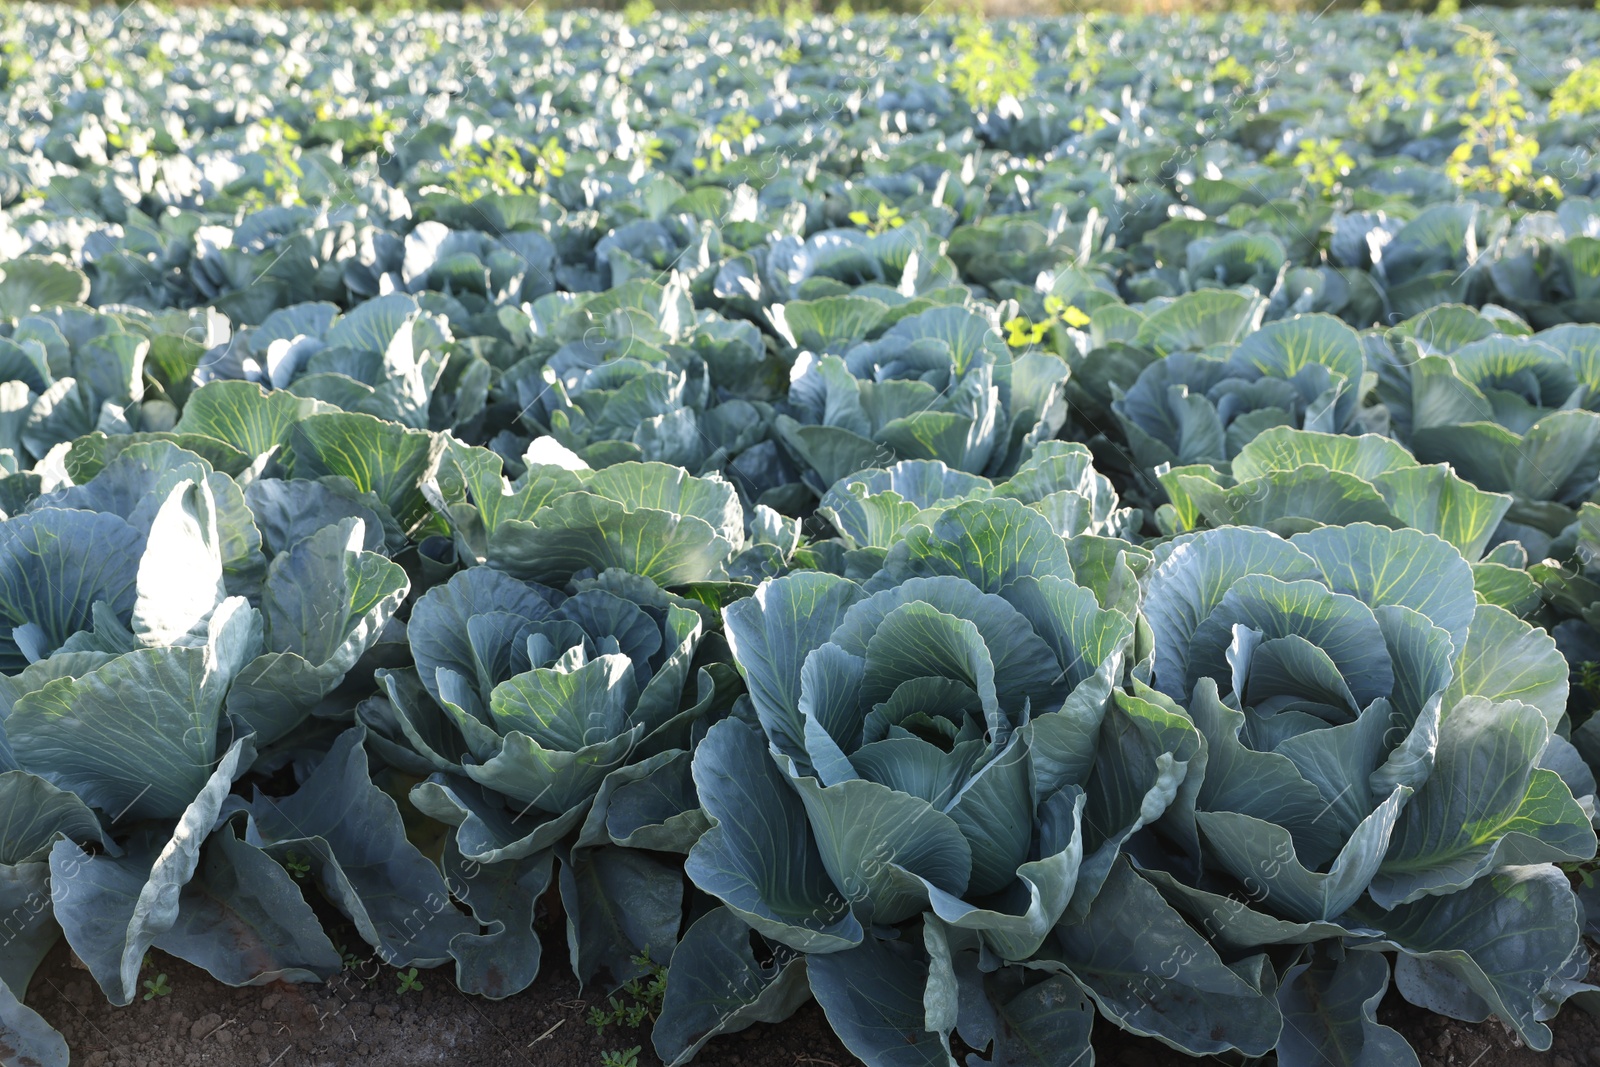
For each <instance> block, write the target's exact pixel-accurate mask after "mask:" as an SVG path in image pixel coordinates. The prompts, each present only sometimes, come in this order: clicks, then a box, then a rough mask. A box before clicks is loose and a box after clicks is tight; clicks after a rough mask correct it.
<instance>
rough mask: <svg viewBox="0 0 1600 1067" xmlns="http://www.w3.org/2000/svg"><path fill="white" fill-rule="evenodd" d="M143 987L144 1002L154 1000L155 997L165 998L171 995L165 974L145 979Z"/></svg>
mask: <svg viewBox="0 0 1600 1067" xmlns="http://www.w3.org/2000/svg"><path fill="white" fill-rule="evenodd" d="M143 985H144V999H145V1000H154V999H156V998H157V997H165V996H170V995H171V994H172V986H171V985H170V984H169V983H168V982H167V976H166V975H165V974H158V975H156V976H155V977H154V978H146V979H145V980H144V982H143Z"/></svg>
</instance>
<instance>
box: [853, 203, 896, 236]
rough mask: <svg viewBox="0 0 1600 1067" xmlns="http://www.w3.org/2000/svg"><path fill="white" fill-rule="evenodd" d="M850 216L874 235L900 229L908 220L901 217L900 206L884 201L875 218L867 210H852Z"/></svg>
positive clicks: (854, 221)
mask: <svg viewBox="0 0 1600 1067" xmlns="http://www.w3.org/2000/svg"><path fill="white" fill-rule="evenodd" d="M849 217H850V221H851V222H853V223H855V224H856V225H857V226H860V227H861V228H862V229H864V230H866V231H867V232H868V233H870V234H872V235H873V236H877V235H878V234H880V233H886V232H888V231H889V230H894V229H898V228H899V227H901V226H902V225H904V224H905V221H906V220H905V219H903V218H901V217H900V209H899V208H897V207H895V206H893V205H892V204H883V203H880V204H879V205H878V215H877V218H873V217H872V216H871V215H868V214H867V213H866V212H865V211H852V212H850V216H849Z"/></svg>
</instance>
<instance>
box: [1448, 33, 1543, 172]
mask: <svg viewBox="0 0 1600 1067" xmlns="http://www.w3.org/2000/svg"><path fill="white" fill-rule="evenodd" d="M1456 28H1457V29H1458V30H1460V31H1461V34H1462V37H1461V40H1460V41H1458V42H1457V43H1456V53H1457V54H1458V55H1461V56H1465V57H1467V58H1469V59H1471V60H1472V61H1473V68H1472V73H1473V81H1474V88H1473V90H1472V93H1471V94H1470V95H1469V96H1468V97H1467V101H1466V106H1467V113H1466V114H1465V115H1463V116H1462V117H1461V127H1462V128H1461V142H1460V143H1459V144H1457V145H1456V148H1455V151H1453V152H1451V153H1450V159H1449V161H1448V162H1447V163H1446V165H1445V173H1446V174H1448V175H1449V176H1450V180H1451V181H1453V182H1455V183H1456V184H1457V185H1459V186H1460V187H1461V188H1463V189H1466V190H1468V191H1487V192H1494V193H1498V194H1499V195H1500V196H1503V197H1505V198H1506V199H1507V200H1512V199H1515V198H1516V197H1518V196H1523V195H1530V194H1543V195H1545V196H1549V197H1552V198H1559V197H1560V196H1561V187H1560V186H1559V185H1557V184H1556V180H1555V179H1554V178H1552V177H1551V176H1550V175H1548V174H1535V173H1534V172H1533V161H1534V159H1535V157H1537V156H1538V154H1539V140H1538V138H1536V137H1534V136H1533V135H1532V134H1529V133H1525V132H1523V130H1522V128H1521V127H1520V126H1519V125H1518V124H1519V123H1520V122H1521V121H1522V120H1524V119H1526V118H1527V117H1528V112H1527V110H1526V109H1525V108H1524V107H1523V106H1522V90H1521V89H1520V88H1518V82H1517V76H1516V74H1515V73H1513V71H1512V70H1511V64H1509V63H1508V62H1506V59H1505V50H1504V49H1503V48H1501V46H1500V42H1499V41H1498V40H1497V39H1496V38H1495V36H1494V34H1492V33H1490V32H1489V31H1487V30H1480V29H1478V28H1477V27H1476V26H1467V25H1461V26H1457V27H1456Z"/></svg>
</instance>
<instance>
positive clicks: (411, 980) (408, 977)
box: [399, 967, 422, 994]
mask: <svg viewBox="0 0 1600 1067" xmlns="http://www.w3.org/2000/svg"><path fill="white" fill-rule="evenodd" d="M399 974H400V990H399V991H400V993H401V994H405V993H410V992H411V991H413V990H420V989H422V979H420V978H418V977H417V969H416V968H415V967H413V968H411V969H410V970H409V971H400V972H399Z"/></svg>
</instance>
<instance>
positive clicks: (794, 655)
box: [655, 499, 1278, 1064]
mask: <svg viewBox="0 0 1600 1067" xmlns="http://www.w3.org/2000/svg"><path fill="white" fill-rule="evenodd" d="M1072 574H1073V565H1072V561H1071V557H1070V554H1069V552H1068V546H1067V542H1066V541H1065V540H1064V539H1063V538H1061V537H1060V536H1059V535H1057V534H1056V533H1055V531H1054V530H1053V529H1052V528H1051V526H1050V524H1049V522H1048V521H1047V520H1046V519H1045V518H1044V517H1043V516H1042V515H1040V514H1038V513H1037V512H1034V511H1032V510H1030V509H1029V508H1027V507H1026V506H1025V505H1023V504H1021V503H1019V502H1017V501H1014V500H1008V499H990V500H976V501H961V502H957V503H954V504H952V505H949V506H947V507H944V508H934V509H932V510H930V511H928V512H925V513H924V515H923V516H922V517H921V519H920V520H919V521H918V522H915V523H912V524H910V525H909V526H908V527H907V528H906V529H905V530H904V531H903V536H902V537H901V538H899V539H898V540H897V541H896V543H895V544H894V545H893V547H892V548H891V549H890V550H889V553H888V555H887V557H886V559H885V561H884V564H883V566H882V568H881V569H880V570H879V571H878V572H877V573H876V574H874V575H873V576H872V577H871V578H870V579H867V580H866V581H864V582H861V583H857V582H855V581H851V580H850V579H847V578H841V577H837V576H833V575H828V574H823V573H796V574H792V575H789V576H786V577H783V578H778V579H774V580H770V581H768V582H765V583H763V584H762V585H761V587H760V588H759V589H758V590H757V591H756V593H755V595H754V596H752V597H751V598H749V599H747V600H743V601H740V602H738V603H736V604H733V605H730V606H729V607H728V608H726V609H725V611H724V617H725V625H726V628H727V633H728V638H729V642H730V644H731V646H732V649H733V652H734V655H735V658H736V662H737V663H738V665H739V668H740V670H741V672H742V673H743V674H744V676H745V680H746V683H747V685H748V686H749V690H750V704H751V706H750V712H749V715H747V716H739V717H735V718H730V719H729V720H727V721H725V722H723V723H719V724H718V725H716V726H714V727H713V728H712V729H711V731H710V733H709V734H708V736H707V737H706V739H705V741H704V742H702V744H701V746H700V748H699V750H698V751H697V753H696V756H695V762H694V774H695V782H696V784H697V786H698V787H699V791H700V798H701V803H702V805H703V807H704V809H705V812H706V815H707V817H708V818H709V820H710V821H711V823H712V826H711V828H710V829H709V830H708V831H707V832H706V833H705V835H704V836H702V837H701V838H700V839H699V841H698V842H696V844H695V845H694V847H693V848H692V849H691V850H690V852H689V857H688V865H687V869H688V874H689V877H690V878H691V879H693V881H694V882H695V884H696V885H697V886H699V887H700V888H701V889H702V890H704V891H705V892H707V893H710V894H711V895H713V896H715V897H717V898H718V899H719V900H721V901H722V903H723V904H724V906H725V908H726V913H723V912H721V911H718V912H714V913H712V914H711V915H708V916H707V917H705V918H703V919H701V920H700V922H699V923H698V924H696V926H695V927H694V928H691V930H690V931H689V933H688V934H687V935H686V938H685V942H684V945H683V946H682V947H680V949H679V952H678V955H676V956H675V957H674V963H673V967H672V970H671V972H670V974H669V978H668V989H669V998H668V1004H667V1010H666V1013H665V1014H664V1015H663V1017H662V1019H661V1021H660V1023H659V1024H658V1026H657V1028H656V1036H655V1041H656V1046H657V1049H658V1051H659V1052H660V1053H661V1055H662V1056H663V1058H664V1059H667V1060H668V1061H669V1062H680V1061H681V1060H682V1059H683V1058H686V1057H687V1056H688V1055H690V1054H692V1052H693V1051H694V1049H695V1048H697V1047H698V1046H699V1044H700V1043H702V1042H703V1041H704V1040H705V1039H706V1038H708V1037H709V1036H711V1034H712V1033H716V1032H722V1031H725V1030H728V1029H738V1028H741V1027H742V1026H744V1025H748V1023H749V1022H750V1021H753V1020H754V1019H756V1018H771V1017H774V1014H775V1013H780V1012H781V1013H786V1011H785V1010H784V1009H786V1010H792V1009H793V1006H794V1005H795V1004H796V1003H798V1001H799V999H801V998H802V994H801V992H800V991H799V990H798V988H797V987H798V983H799V982H800V980H801V977H800V972H799V971H798V970H795V969H794V968H797V967H798V961H799V960H801V959H803V960H804V964H805V966H804V972H803V973H804V979H805V981H806V982H808V983H809V987H810V991H811V994H812V995H814V996H815V997H816V998H817V1000H818V1001H819V1002H820V1003H821V1004H822V1006H823V1009H824V1010H825V1011H826V1012H827V1013H828V1016H829V1019H830V1021H831V1022H832V1023H833V1025H834V1028H835V1030H836V1031H837V1032H838V1033H839V1034H840V1036H841V1037H842V1038H843V1039H844V1041H845V1042H846V1044H847V1045H848V1046H849V1047H850V1049H851V1051H852V1052H854V1053H855V1054H856V1055H857V1056H859V1057H861V1058H862V1059H863V1060H865V1061H866V1062H867V1063H869V1064H884V1063H901V1062H916V1063H946V1062H949V1051H948V1050H949V1047H950V1035H951V1033H952V1031H954V1030H955V1029H956V1028H957V1025H958V1019H959V1026H960V1030H961V1033H962V1036H963V1037H964V1038H965V1039H967V1040H968V1041H969V1042H976V1043H977V1044H978V1045H980V1046H983V1045H987V1044H990V1043H992V1042H994V1041H1002V1042H1005V1041H1007V1040H1010V1039H1008V1038H1002V1037H1001V1036H999V1030H1000V1027H1002V1026H1003V1025H1009V1024H1014V1025H1015V1027H1016V1028H1017V1030H1019V1031H1020V1035H1021V1036H1017V1037H1015V1040H1018V1041H1021V1042H1022V1043H1023V1044H1027V1043H1028V1042H1030V1041H1034V1040H1038V1041H1041V1042H1043V1043H1044V1044H1047V1045H1050V1043H1052V1042H1068V1043H1070V1044H1062V1045H1051V1051H1050V1053H1049V1055H1051V1056H1053V1055H1057V1054H1059V1053H1061V1052H1062V1051H1063V1050H1065V1051H1066V1052H1067V1053H1068V1054H1070V1052H1071V1050H1072V1048H1074V1047H1077V1048H1087V1038H1088V1029H1089V1026H1090V1023H1091V1021H1092V1018H1093V1012H1094V1008H1093V1007H1092V1006H1091V998H1092V1003H1093V1004H1096V1005H1098V1006H1099V1009H1100V1010H1101V1011H1102V1012H1103V1013H1105V1014H1106V1015H1108V1016H1109V1017H1111V1018H1113V1019H1115V1020H1117V1021H1119V1022H1122V1023H1123V1024H1124V1025H1129V1026H1131V1027H1133V1028H1135V1029H1141V1030H1143V1031H1144V1032H1158V1033H1161V1034H1162V1036H1164V1037H1166V1038H1168V1039H1169V1040H1172V1041H1173V1042H1174V1043H1178V1044H1180V1045H1182V1046H1183V1047H1188V1048H1190V1049H1191V1050H1193V1051H1195V1052H1197V1053H1199V1052H1206V1051H1221V1050H1223V1049H1227V1048H1242V1049H1246V1050H1251V1051H1252V1054H1258V1053H1257V1052H1255V1051H1254V1050H1263V1049H1265V1048H1267V1047H1270V1046H1271V1044H1272V1043H1273V1040H1274V1039H1275V1038H1276V1033H1277V1026H1278V1018H1277V1009H1276V1008H1275V1006H1273V1004H1272V1002H1271V1000H1270V998H1267V997H1265V996H1263V994H1262V992H1261V988H1260V985H1259V982H1260V977H1261V976H1260V975H1259V973H1257V974H1256V975H1255V977H1254V978H1251V977H1247V976H1246V974H1245V973H1244V972H1241V973H1234V972H1233V971H1230V970H1228V969H1227V968H1226V967H1225V966H1223V965H1222V964H1221V962H1220V960H1219V958H1218V957H1217V956H1216V955H1215V953H1213V952H1211V951H1210V950H1209V949H1208V948H1206V947H1205V945H1204V942H1203V941H1200V940H1199V939H1198V937H1197V936H1195V935H1194V934H1193V931H1189V930H1188V928H1187V927H1186V926H1184V924H1183V923H1182V921H1181V919H1178V917H1177V915H1176V913H1175V912H1173V911H1172V910H1171V909H1170V908H1168V907H1167V906H1166V905H1165V904H1164V903H1162V902H1161V899H1160V897H1159V896H1158V895H1157V894H1156V893H1155V892H1154V890H1153V889H1151V888H1150V887H1149V886H1148V885H1146V884H1145V883H1143V882H1142V881H1140V880H1139V878H1138V876H1137V875H1136V874H1135V873H1134V872H1133V871H1132V869H1131V868H1129V867H1128V866H1127V863H1126V860H1125V859H1124V858H1123V857H1124V846H1125V845H1126V844H1127V843H1128V841H1129V839H1130V838H1131V837H1132V836H1133V835H1134V834H1135V833H1136V832H1137V831H1138V830H1139V829H1140V828H1141V827H1143V826H1145V825H1147V824H1149V823H1150V822H1152V821H1154V820H1155V819H1156V818H1157V817H1159V816H1160V815H1161V813H1162V811H1163V809H1165V808H1166V807H1167V805H1168V804H1169V803H1171V802H1172V800H1173V797H1174V796H1175V795H1176V794H1177V792H1178V790H1179V789H1180V787H1181V785H1182V783H1183V781H1184V779H1185V777H1186V775H1187V773H1188V768H1189V767H1190V766H1191V761H1194V760H1197V759H1202V758H1203V757H1202V754H1201V748H1200V746H1199V738H1198V736H1197V735H1196V734H1195V732H1194V730H1193V727H1192V726H1191V725H1190V724H1189V722H1188V721H1187V720H1186V719H1185V718H1184V717H1183V716H1182V715H1179V714H1172V713H1169V712H1167V711H1165V710H1162V709H1161V708H1159V707H1158V706H1157V705H1156V704H1154V703H1152V702H1150V701H1147V700H1144V699H1140V698H1136V697H1132V696H1130V695H1129V694H1127V693H1124V692H1116V693H1114V692H1113V690H1114V688H1115V687H1116V685H1117V683H1118V681H1119V679H1120V677H1121V675H1122V672H1123V669H1124V666H1125V665H1126V662H1127V658H1128V656H1129V653H1130V651H1131V647H1132V645H1131V642H1132V640H1133V634H1134V620H1133V619H1132V618H1131V617H1129V616H1128V615H1125V614H1123V613H1122V612H1120V611H1118V610H1116V609H1114V608H1103V607H1101V606H1100V605H1099V604H1098V603H1097V601H1096V598H1095V595H1094V593H1093V592H1092V591H1090V590H1089V589H1086V588H1084V587H1082V586H1080V585H1078V584H1077V583H1076V582H1075V581H1073V578H1072ZM752 720H753V721H752ZM1130 899H1137V900H1139V901H1140V904H1141V906H1140V908H1139V910H1138V912H1137V914H1131V915H1130V914H1129V913H1128V912H1127V911H1125V910H1122V909H1125V908H1126V902H1127V901H1128V900H1130ZM1101 901H1105V905H1104V907H1099V906H1098V905H1099V902H1101ZM1111 909H1117V910H1121V911H1122V914H1123V915H1124V921H1108V919H1107V917H1106V913H1107V912H1108V911H1109V910H1111ZM738 922H742V923H744V924H747V925H748V926H749V927H751V928H752V929H754V930H755V931H756V932H757V933H758V934H759V935H761V937H762V938H764V939H765V941H766V942H767V943H768V944H769V945H770V946H771V948H770V949H769V951H772V952H775V953H776V955H777V960H778V962H779V964H780V966H778V967H776V968H766V969H765V970H763V969H760V968H759V967H758V966H757V964H756V962H755V960H754V958H753V957H752V956H751V955H750V953H749V952H748V951H743V950H739V949H737V948H733V947H724V948H722V949H721V950H719V951H716V952H705V951H691V950H690V946H691V945H697V944H699V942H700V938H701V937H709V936H711V935H710V930H712V929H715V930H736V929H737V923H738ZM702 926H704V927H706V930H705V931H704V932H702V931H701V927H702ZM722 936H728V935H726V934H724V935H722ZM1166 936H1171V937H1174V938H1177V939H1178V940H1179V941H1181V942H1182V943H1183V944H1184V945H1185V947H1186V948H1190V947H1192V952H1191V954H1190V955H1189V956H1188V958H1187V959H1186V960H1185V962H1184V964H1183V965H1182V966H1179V967H1177V968H1176V969H1175V970H1174V971H1173V973H1172V974H1171V975H1167V976H1165V977H1166V978H1167V979H1168V980H1167V981H1165V982H1163V983H1161V988H1160V989H1157V990H1153V991H1150V990H1140V989H1138V988H1136V986H1135V984H1134V983H1129V982H1127V981H1126V971H1125V969H1126V968H1128V967H1130V966H1133V965H1134V959H1135V957H1137V956H1138V954H1139V951H1140V947H1139V942H1140V939H1141V938H1143V937H1166ZM1029 960H1032V961H1034V962H1032V963H1030V966H1032V967H1035V968H1036V969H1037V970H1038V971H1042V972H1046V973H1048V974H1049V977H1044V978H1043V979H1042V981H1041V975H1040V974H1037V973H1036V974H1033V975H1032V976H1031V977H1030V975H1029V974H1028V973H1027V972H1025V971H1024V970H1022V969H1021V968H1012V967H1010V966H1009V965H1010V964H1014V963H1022V962H1023V961H1029ZM980 961H981V962H980ZM997 968H1004V969H1003V970H1001V971H1000V973H998V974H996V973H993V972H995V971H996V970H997ZM984 971H988V972H991V973H990V974H989V975H988V976H987V977H985V976H984V974H983V972H984ZM1119 971H1120V972H1121V973H1119ZM729 985H731V986H732V988H734V989H735V991H736V992H735V997H736V1005H735V1006H736V1007H737V1008H738V1010H737V1011H733V1012H731V1013H726V1014H724V1015H723V1016H722V1017H721V1018H719V1019H718V1020H715V1022H714V1025H713V1026H712V1027H711V1028H710V1029H709V1030H705V1029H702V1028H701V1024H702V1023H704V1022H705V1021H706V1019H707V1014H708V1012H707V1008H708V1004H707V1003H706V1002H705V1001H703V1000H698V999H697V997H698V996H700V995H701V994H699V993H697V992H696V991H698V990H707V991H720V990H721V989H724V988H727V987H728V986H729ZM685 987H687V989H688V990H689V991H690V992H689V995H687V996H684V997H682V998H678V997H675V996H674V995H673V994H674V992H675V991H676V990H677V989H680V988H685ZM1202 988H1203V989H1204V990H1205V993H1204V994H1203V996H1204V997H1205V998H1207V999H1209V1001H1210V1003H1211V1004H1212V1005H1213V1006H1215V1007H1217V1008H1219V1009H1222V1010H1219V1011H1218V1013H1217V1014H1216V1015H1215V1016H1214V1017H1210V1018H1208V1020H1207V1021H1206V1023H1205V1025H1204V1026H1202V1025H1201V1023H1200V1020H1199V1018H1198V1013H1196V1012H1194V1011H1191V1010H1188V1009H1187V1008H1180V1007H1179V1004H1180V1003H1181V1002H1183V1001H1185V1000H1192V999H1193V998H1194V997H1196V996H1197V995H1202V994H1200V990H1201V989H1202ZM722 995H723V996H726V994H722ZM1044 1003H1052V1004H1056V1005H1058V1008H1057V1011H1056V1013H1053V1014H1051V1015H1049V1017H1040V1016H1037V1015H1032V1014H1030V1013H1031V1012H1036V1011H1038V1010H1039V1009H1040V1006H1041V1005H1042V1004H1044ZM1024 1005H1032V1007H1031V1008H1028V1007H1024ZM1224 1005H1229V1006H1230V1007H1228V1008H1223V1006H1224ZM1013 1012H1017V1013H1019V1014H1020V1015H1021V1016H1022V1017H1021V1018H1018V1017H1017V1016H1016V1015H1014V1014H1013ZM1168 1013H1170V1014H1168ZM1002 1020H1004V1022H1002ZM1043 1055H1045V1053H1044V1051H1043V1048H1042V1047H1041V1048H1040V1049H1038V1050H1037V1051H1035V1052H1033V1053H1031V1054H1028V1058H1027V1062H1043V1061H1042V1060H1036V1059H1033V1058H1031V1057H1039V1056H1043Z"/></svg>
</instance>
